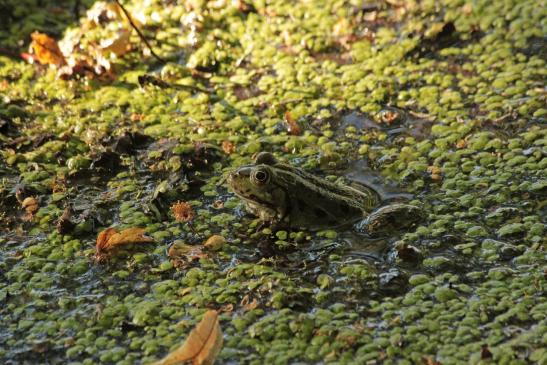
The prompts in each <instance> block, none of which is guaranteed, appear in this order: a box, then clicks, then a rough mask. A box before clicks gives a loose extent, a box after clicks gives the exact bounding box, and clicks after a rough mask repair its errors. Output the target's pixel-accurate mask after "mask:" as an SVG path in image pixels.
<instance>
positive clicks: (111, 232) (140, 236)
mask: <svg viewBox="0 0 547 365" xmlns="http://www.w3.org/2000/svg"><path fill="white" fill-rule="evenodd" d="M153 241H154V239H153V238H152V237H148V236H145V231H144V229H143V228H138V227H133V228H128V229H124V230H123V231H121V232H118V231H116V230H115V229H114V228H108V229H106V230H104V231H102V232H101V233H99V235H98V236H97V243H96V245H95V247H96V249H97V254H100V253H101V252H104V251H107V250H109V249H111V248H112V247H114V246H120V245H127V244H132V243H145V242H153Z"/></svg>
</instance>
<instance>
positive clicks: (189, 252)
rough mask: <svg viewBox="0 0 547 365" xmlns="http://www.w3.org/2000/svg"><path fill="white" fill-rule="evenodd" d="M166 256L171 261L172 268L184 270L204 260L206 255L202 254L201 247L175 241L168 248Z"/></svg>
mask: <svg viewBox="0 0 547 365" xmlns="http://www.w3.org/2000/svg"><path fill="white" fill-rule="evenodd" d="M167 256H169V258H170V259H171V262H172V264H173V266H174V267H176V268H179V269H184V268H186V267H188V266H190V265H191V264H192V263H194V262H196V261H199V260H200V259H202V258H206V257H207V254H206V253H205V252H203V246H193V245H188V244H186V243H184V242H181V241H175V242H173V244H172V245H171V246H170V247H169V250H168V251H167Z"/></svg>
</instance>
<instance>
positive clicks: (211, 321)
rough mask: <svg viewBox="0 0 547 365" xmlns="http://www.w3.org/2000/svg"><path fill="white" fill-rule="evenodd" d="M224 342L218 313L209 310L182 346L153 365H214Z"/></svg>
mask: <svg viewBox="0 0 547 365" xmlns="http://www.w3.org/2000/svg"><path fill="white" fill-rule="evenodd" d="M222 342H223V338H222V330H221V328H220V324H219V321H218V312H217V311H215V310H208V311H207V312H205V315H204V316H203V319H202V320H201V322H199V323H198V324H197V326H196V327H195V328H194V329H193V330H192V331H191V332H190V335H189V336H188V337H187V338H186V341H184V343H183V344H182V346H180V347H179V348H177V349H176V350H174V351H172V352H171V353H169V354H168V355H167V356H166V357H164V358H163V359H161V360H160V361H157V362H155V363H153V364H152V365H174V364H180V363H182V362H185V361H192V364H193V365H212V364H214V362H215V359H216V357H217V356H218V354H219V353H220V350H221V349H222Z"/></svg>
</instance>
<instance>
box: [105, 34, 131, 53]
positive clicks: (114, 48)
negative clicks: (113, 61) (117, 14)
mask: <svg viewBox="0 0 547 365" xmlns="http://www.w3.org/2000/svg"><path fill="white" fill-rule="evenodd" d="M130 38H131V30H130V29H121V30H120V31H119V32H118V34H117V35H116V37H114V38H111V39H108V40H106V41H103V42H101V48H100V50H101V51H102V52H103V53H109V52H110V53H114V54H115V55H116V56H118V57H119V56H123V55H124V54H125V53H126V52H127V51H128V50H129V44H130V43H129V40H130Z"/></svg>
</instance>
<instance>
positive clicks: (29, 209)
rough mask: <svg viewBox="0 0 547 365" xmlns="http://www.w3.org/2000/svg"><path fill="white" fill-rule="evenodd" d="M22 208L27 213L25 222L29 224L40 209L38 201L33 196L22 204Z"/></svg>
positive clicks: (24, 217)
mask: <svg viewBox="0 0 547 365" xmlns="http://www.w3.org/2000/svg"><path fill="white" fill-rule="evenodd" d="M21 206H22V207H23V209H24V210H25V213H26V214H25V215H24V216H23V220H24V221H27V222H29V221H31V220H32V218H33V217H34V213H36V212H37V211H38V208H40V207H39V204H38V200H36V198H35V197H33V196H29V197H27V198H25V200H23V201H22V202H21Z"/></svg>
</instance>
